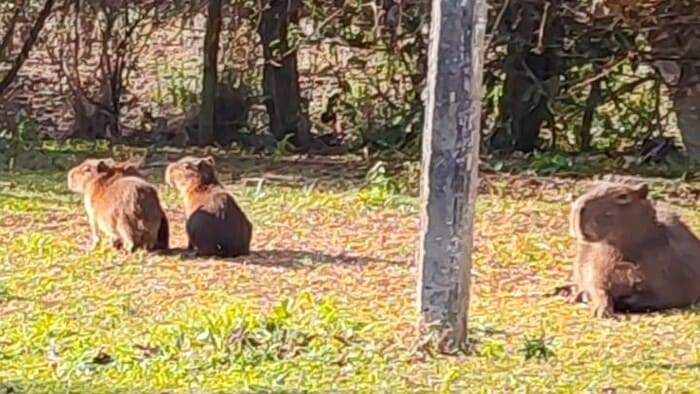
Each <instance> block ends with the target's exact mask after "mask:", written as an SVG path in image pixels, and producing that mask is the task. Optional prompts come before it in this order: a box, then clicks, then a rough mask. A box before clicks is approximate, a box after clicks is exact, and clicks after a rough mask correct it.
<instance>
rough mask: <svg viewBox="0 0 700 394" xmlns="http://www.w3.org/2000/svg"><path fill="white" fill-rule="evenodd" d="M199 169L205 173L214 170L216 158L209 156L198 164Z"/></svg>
mask: <svg viewBox="0 0 700 394" xmlns="http://www.w3.org/2000/svg"><path fill="white" fill-rule="evenodd" d="M197 169H199V170H200V171H204V170H207V169H212V170H213V169H214V158H213V157H212V156H207V157H205V158H203V159H201V160H199V162H198V163H197Z"/></svg>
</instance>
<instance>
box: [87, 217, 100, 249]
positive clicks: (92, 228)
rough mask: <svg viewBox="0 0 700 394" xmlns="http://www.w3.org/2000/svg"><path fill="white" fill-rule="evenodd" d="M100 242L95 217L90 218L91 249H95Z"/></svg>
mask: <svg viewBox="0 0 700 394" xmlns="http://www.w3.org/2000/svg"><path fill="white" fill-rule="evenodd" d="M99 244H100V235H99V233H98V232H97V223H95V220H94V219H93V218H90V246H89V247H88V248H89V249H90V250H95V249H96V248H97V245H99Z"/></svg>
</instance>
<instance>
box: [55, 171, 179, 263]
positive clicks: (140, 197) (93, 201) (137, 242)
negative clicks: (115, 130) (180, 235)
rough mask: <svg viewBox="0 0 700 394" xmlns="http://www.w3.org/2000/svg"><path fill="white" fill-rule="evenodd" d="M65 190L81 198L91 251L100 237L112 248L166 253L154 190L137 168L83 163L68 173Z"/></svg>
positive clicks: (166, 229)
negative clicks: (89, 236)
mask: <svg viewBox="0 0 700 394" xmlns="http://www.w3.org/2000/svg"><path fill="white" fill-rule="evenodd" d="M68 188H69V189H70V190H71V191H73V192H76V193H80V194H82V195H83V202H84V205H85V211H86V213H87V216H88V221H89V222H90V232H91V244H90V247H91V249H94V248H95V247H97V245H98V244H99V243H100V233H102V234H103V235H104V236H106V237H107V238H108V240H109V241H110V242H111V244H112V246H114V247H115V248H117V249H122V248H124V249H126V250H127V251H129V252H133V251H135V250H136V249H138V248H145V249H146V250H166V249H168V247H169V245H168V244H169V238H170V229H169V224H168V218H167V216H166V215H165V212H164V211H163V208H162V206H161V204H160V199H159V198H158V192H157V190H156V188H155V187H154V186H153V185H151V184H150V183H148V182H147V181H146V180H145V179H143V177H142V176H141V174H140V172H139V170H138V168H137V167H136V165H134V164H132V163H128V162H115V161H113V160H111V159H86V160H84V161H83V162H82V163H80V164H79V165H77V166H75V167H73V168H71V169H70V170H69V171H68Z"/></svg>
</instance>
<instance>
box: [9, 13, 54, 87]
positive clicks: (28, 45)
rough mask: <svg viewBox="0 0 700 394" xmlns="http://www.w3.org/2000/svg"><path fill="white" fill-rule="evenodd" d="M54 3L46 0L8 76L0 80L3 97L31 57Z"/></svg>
mask: <svg viewBox="0 0 700 394" xmlns="http://www.w3.org/2000/svg"><path fill="white" fill-rule="evenodd" d="M54 3H55V0H46V3H44V7H43V8H42V9H41V11H39V16H37V18H36V21H35V22H34V25H33V26H32V28H31V30H29V36H28V37H27V39H26V40H25V41H24V45H22V49H20V51H19V54H18V55H17V57H16V58H15V60H14V61H13V62H12V67H10V70H9V71H8V72H7V74H5V76H4V77H3V78H2V80H0V96H2V95H3V94H4V93H5V91H6V90H7V88H8V87H10V84H12V82H13V81H14V80H15V77H16V76H17V74H18V73H19V70H20V68H22V65H23V64H24V62H25V60H27V58H28V57H29V51H31V50H32V47H33V46H34V43H35V42H36V40H37V39H38V38H39V33H41V30H42V29H43V28H44V25H45V24H46V19H48V18H49V16H50V15H51V11H52V10H53V5H54Z"/></svg>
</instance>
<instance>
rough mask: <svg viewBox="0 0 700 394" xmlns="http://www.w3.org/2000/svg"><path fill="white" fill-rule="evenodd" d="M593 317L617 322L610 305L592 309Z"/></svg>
mask: <svg viewBox="0 0 700 394" xmlns="http://www.w3.org/2000/svg"><path fill="white" fill-rule="evenodd" d="M591 316H592V317H594V318H596V319H612V320H617V318H616V317H615V315H614V314H613V311H612V308H610V306H609V305H596V306H593V307H592V308H591Z"/></svg>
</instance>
